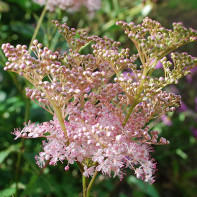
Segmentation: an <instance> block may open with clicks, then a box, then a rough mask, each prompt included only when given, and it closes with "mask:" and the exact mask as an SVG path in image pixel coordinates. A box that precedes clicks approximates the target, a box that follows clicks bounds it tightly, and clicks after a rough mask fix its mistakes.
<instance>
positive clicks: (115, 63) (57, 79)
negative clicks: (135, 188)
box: [2, 18, 197, 197]
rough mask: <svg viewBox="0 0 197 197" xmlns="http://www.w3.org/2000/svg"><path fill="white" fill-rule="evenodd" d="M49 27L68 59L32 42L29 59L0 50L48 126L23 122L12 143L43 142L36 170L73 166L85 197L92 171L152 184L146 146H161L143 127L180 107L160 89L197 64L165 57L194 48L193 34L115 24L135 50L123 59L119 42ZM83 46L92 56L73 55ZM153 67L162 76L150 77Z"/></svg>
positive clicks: (151, 24)
mask: <svg viewBox="0 0 197 197" xmlns="http://www.w3.org/2000/svg"><path fill="white" fill-rule="evenodd" d="M53 23H54V25H56V27H57V28H58V29H59V32H60V33H61V34H62V35H63V36H64V38H65V39H66V41H67V42H68V43H69V46H70V49H69V51H68V52H64V53H63V54H60V53H59V52H58V51H56V52H54V53H53V52H52V51H51V50H49V49H48V48H47V47H44V48H43V47H42V44H41V43H38V41H37V40H34V41H33V45H32V47H31V50H32V51H33V52H34V54H35V56H36V58H35V57H32V56H31V55H30V53H29V52H28V51H27V50H26V49H27V47H26V46H21V45H17V46H16V48H15V47H14V46H12V45H10V44H9V43H8V44H3V45H2V49H3V51H4V53H5V55H6V57H7V58H8V62H7V63H6V66H5V67H4V70H8V71H12V72H16V73H18V74H20V75H22V76H23V77H24V78H26V79H27V80H28V81H29V82H30V83H31V84H32V85H33V87H32V89H30V88H26V95H27V96H28V97H29V98H30V99H31V100H33V101H34V102H36V103H38V104H39V105H40V106H41V107H43V108H44V109H46V110H47V111H49V112H50V113H52V114H53V116H54V117H53V120H51V121H49V122H44V123H42V124H35V123H30V122H29V123H28V124H26V125H25V127H24V128H23V129H22V130H20V129H16V130H15V131H14V133H13V134H14V135H15V136H16V139H17V138H19V137H23V138H37V137H42V138H45V139H46V141H44V142H43V152H40V153H39V155H38V156H36V160H37V164H38V165H39V166H40V167H43V166H45V163H46V161H47V162H49V165H55V164H57V162H58V161H61V162H63V161H67V165H66V167H65V170H68V169H69V165H70V164H73V163H74V162H77V164H78V166H79V168H80V171H81V173H82V177H83V194H84V196H86V197H88V196H89V194H90V189H91V187H92V184H93V182H94V180H95V178H96V174H97V173H98V172H102V173H103V174H107V175H108V176H111V175H112V174H113V176H114V177H115V176H118V177H119V178H120V179H122V178H123V175H124V169H125V168H130V169H132V170H134V172H135V174H136V177H137V178H141V179H142V180H144V181H145V182H149V183H153V182H154V176H153V175H154V172H155V168H156V164H155V162H154V159H151V158H150V153H151V152H152V151H153V148H152V147H151V145H152V144H154V145H165V144H169V141H168V140H166V139H165V138H163V137H160V138H159V136H158V135H159V132H158V131H149V126H148V125H149V122H150V120H152V119H154V118H156V117H159V116H161V115H163V114H166V113H167V112H169V111H174V110H175V107H178V106H180V96H177V95H175V94H173V93H168V92H166V91H163V88H164V87H166V86H167V85H169V84H173V83H177V82H178V80H179V79H180V78H181V77H183V76H185V75H187V74H188V73H190V71H189V70H190V69H191V68H193V67H194V66H196V64H197V58H194V57H192V56H190V55H188V54H187V53H177V52H175V53H171V57H172V59H173V62H170V61H167V58H166V57H165V56H166V55H167V54H168V53H169V52H172V51H173V50H175V49H177V48H178V47H181V46H183V45H184V44H187V43H189V42H193V41H195V40H196V39H197V32H196V31H195V30H193V29H191V28H190V29H186V28H185V27H184V26H183V25H182V24H181V23H174V24H173V30H168V29H165V28H164V27H162V26H161V24H160V23H158V22H156V21H153V20H151V19H149V18H145V19H144V20H143V23H142V24H140V25H135V24H134V23H129V24H127V23H125V22H122V21H120V22H118V23H117V24H118V25H120V26H121V27H122V28H123V29H124V31H125V33H126V34H127V35H128V37H129V38H130V39H131V40H132V41H133V43H134V44H135V46H136V48H137V50H138V54H133V55H131V56H130V50H129V49H128V48H127V49H121V50H119V46H120V43H119V42H115V41H113V40H111V39H109V38H107V37H104V38H100V37H98V36H90V37H89V36H88V35H87V31H85V30H76V29H74V28H69V27H68V26H67V24H60V23H59V22H58V21H53ZM87 44H90V45H91V47H92V49H93V54H86V55H84V54H81V53H82V49H83V48H84V47H85V46H87ZM79 52H80V53H79ZM138 59H139V60H140V61H141V65H138V64H137V63H136V62H137V60H138ZM158 61H161V62H162V65H163V73H162V74H161V75H160V76H155V74H154V71H155V70H156V68H155V67H156V64H157V62H158ZM90 176H91V177H92V179H91V181H90V182H89V185H88V183H87V179H88V177H90Z"/></svg>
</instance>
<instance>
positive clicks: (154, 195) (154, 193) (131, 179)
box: [127, 176, 159, 197]
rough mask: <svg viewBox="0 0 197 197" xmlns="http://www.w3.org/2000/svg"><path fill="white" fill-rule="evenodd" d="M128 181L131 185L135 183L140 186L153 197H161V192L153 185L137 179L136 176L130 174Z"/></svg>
mask: <svg viewBox="0 0 197 197" xmlns="http://www.w3.org/2000/svg"><path fill="white" fill-rule="evenodd" d="M127 181H128V183H129V184H130V185H132V184H134V185H136V186H138V187H139V189H140V190H141V191H143V192H144V193H145V194H148V195H149V196H151V197H159V194H158V192H157V190H156V189H155V187H154V186H153V185H150V184H148V183H144V182H143V181H141V180H140V179H137V178H136V177H134V176H130V177H129V178H128V180H127Z"/></svg>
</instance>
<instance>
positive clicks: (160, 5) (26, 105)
mask: <svg viewBox="0 0 197 197" xmlns="http://www.w3.org/2000/svg"><path fill="white" fill-rule="evenodd" d="M42 9H43V7H40V6H39V5H37V4H35V3H33V2H32V1H31V0H3V1H2V0H0V45H1V44H2V43H7V42H9V43H11V44H13V45H16V44H26V45H29V43H30V41H31V37H32V35H33V32H34V30H35V27H36V24H37V21H38V19H39V16H40V14H41V12H42ZM147 15H148V16H149V17H151V18H152V19H155V20H158V21H159V22H161V23H162V25H163V26H165V27H167V28H171V23H172V22H183V23H184V25H185V26H186V27H192V28H194V29H197V20H196V18H197V1H196V0H146V1H145V0H103V1H102V6H101V9H100V10H99V11H97V12H95V14H94V16H91V17H90V16H89V15H88V14H87V10H85V9H82V10H81V11H80V12H77V13H67V12H65V11H61V10H60V9H57V10H56V12H54V13H50V12H47V13H46V15H45V17H44V21H43V23H42V26H41V28H40V30H39V33H38V35H37V39H38V40H39V41H40V42H42V43H43V44H44V45H45V46H47V47H49V48H50V49H52V50H55V49H58V50H68V46H67V45H66V43H65V40H64V39H63V38H62V37H61V36H60V35H59V33H58V32H57V30H56V29H55V28H54V27H53V25H52V24H51V23H50V21H51V20H52V19H59V20H61V21H63V22H67V23H68V25H69V26H70V27H75V28H86V29H87V30H88V31H89V34H90V35H92V34H96V35H99V36H104V35H105V36H108V37H110V38H112V39H114V40H116V41H121V42H122V45H121V47H122V48H125V47H128V48H131V49H132V50H133V52H135V49H134V48H133V44H132V43H131V42H130V41H129V39H128V38H127V37H126V36H125V35H124V32H123V31H122V30H121V29H120V28H119V27H117V26H116V25H115V22H116V21H118V20H124V21H126V22H130V21H134V22H136V23H139V22H141V21H142V19H143V18H144V17H145V16H147ZM179 51H187V52H188V53H190V54H191V55H193V56H197V47H196V44H190V45H187V46H185V47H183V48H181V49H180V50H179ZM6 61H7V60H6V58H5V57H4V55H3V53H2V50H1V49H0V197H7V196H21V197H22V196H27V197H37V196H38V197H39V196H43V197H45V196H46V197H56V196H57V197H62V196H66V197H78V196H79V197H80V196H82V193H81V191H82V188H81V176H80V171H79V170H78V169H77V167H76V166H73V167H71V169H70V170H69V171H68V172H65V170H64V165H61V164H60V165H58V166H47V167H46V168H44V169H40V168H39V167H38V166H37V165H36V164H35V155H37V154H38V153H39V151H40V150H41V140H39V139H25V140H23V139H18V140H16V141H14V136H13V135H12V134H11V132H12V131H13V130H14V128H18V127H23V123H24V122H25V121H27V120H31V121H32V122H43V121H47V120H49V119H50V118H51V117H50V115H49V114H48V113H47V112H45V111H44V110H43V109H41V108H40V107H38V106H37V105H36V104H34V103H32V102H30V101H29V100H28V99H26V97H25V93H24V89H25V81H24V80H23V79H22V78H21V77H19V76H17V75H15V74H13V73H8V72H4V71H3V67H4V65H5V62H6ZM168 89H170V91H173V92H175V93H177V94H180V95H181V96H182V107H181V108H180V109H178V110H177V111H176V113H173V114H172V113H170V114H168V116H163V117H162V118H161V119H158V120H155V121H154V122H152V123H151V128H152V129H158V130H159V131H160V133H161V134H162V136H164V137H165V138H167V139H168V140H169V141H170V142H171V144H170V145H167V146H155V147H154V148H155V152H154V153H153V154H152V156H153V158H155V159H156V161H157V168H158V171H157V172H156V174H155V176H156V182H155V183H154V184H153V185H152V186H150V185H149V184H146V183H144V182H142V181H140V180H138V179H136V178H135V176H133V172H132V171H131V170H128V171H127V173H126V176H125V177H124V179H123V180H122V181H120V180H119V179H117V178H115V179H114V178H108V177H106V176H103V175H99V176H98V178H97V180H96V182H95V185H94V187H93V194H94V196H97V197H146V196H147V197H175V196H179V197H196V196H197V165H196V163H197V146H196V145H197V69H193V71H192V74H191V75H190V76H188V77H185V78H183V79H181V80H180V83H179V84H178V85H176V86H170V87H168Z"/></svg>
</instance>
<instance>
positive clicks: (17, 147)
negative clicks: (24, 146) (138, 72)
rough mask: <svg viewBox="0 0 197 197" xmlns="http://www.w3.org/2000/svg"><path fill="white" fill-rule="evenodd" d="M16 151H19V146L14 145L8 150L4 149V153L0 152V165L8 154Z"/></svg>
mask: <svg viewBox="0 0 197 197" xmlns="http://www.w3.org/2000/svg"><path fill="white" fill-rule="evenodd" d="M18 150H19V144H16V145H12V146H10V147H9V148H8V149H6V150H4V151H1V152H0V164H1V163H2V162H3V161H4V160H5V159H6V157H7V156H8V155H9V154H10V153H12V152H15V151H18Z"/></svg>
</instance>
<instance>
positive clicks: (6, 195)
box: [0, 188, 16, 197]
mask: <svg viewBox="0 0 197 197" xmlns="http://www.w3.org/2000/svg"><path fill="white" fill-rule="evenodd" d="M15 192H16V188H7V189H4V190H2V191H0V196H1V197H10V196H12V195H13V194H14V193H15Z"/></svg>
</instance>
